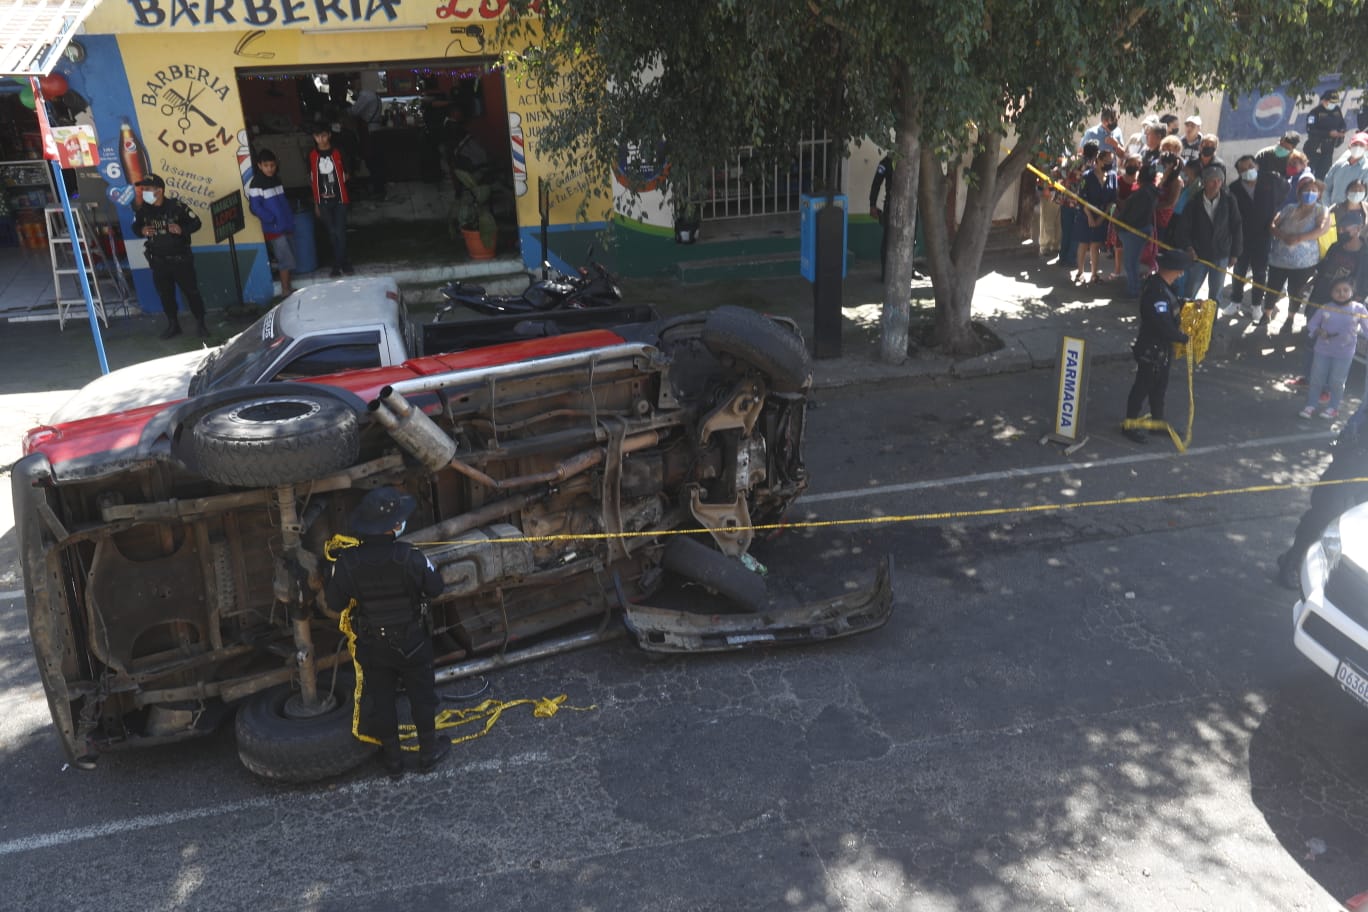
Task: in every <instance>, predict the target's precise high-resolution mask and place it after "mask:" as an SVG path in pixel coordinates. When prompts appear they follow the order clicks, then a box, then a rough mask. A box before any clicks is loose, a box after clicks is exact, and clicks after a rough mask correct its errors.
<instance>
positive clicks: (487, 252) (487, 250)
mask: <svg viewBox="0 0 1368 912" xmlns="http://www.w3.org/2000/svg"><path fill="white" fill-rule="evenodd" d="M453 174H454V176H455V178H456V184H457V191H456V206H455V210H454V214H453V215H452V219H451V223H452V226H453V228H455V229H458V230H459V231H460V232H461V236H462V237H463V238H464V239H465V245H466V250H467V251H469V252H470V258H471V259H472V260H492V259H493V258H494V248H495V245H496V244H497V242H498V238H499V223H498V220H497V219H495V217H494V199H495V197H496V196H497V194H498V193H499V191H500V190H502V189H503V188H502V187H500V186H499V185H498V184H492V183H488V182H486V181H484V180H482V179H481V178H480V176H479V175H477V174H475V173H474V172H471V171H463V170H461V169H460V168H457V169H455V171H453ZM453 234H454V231H453Z"/></svg>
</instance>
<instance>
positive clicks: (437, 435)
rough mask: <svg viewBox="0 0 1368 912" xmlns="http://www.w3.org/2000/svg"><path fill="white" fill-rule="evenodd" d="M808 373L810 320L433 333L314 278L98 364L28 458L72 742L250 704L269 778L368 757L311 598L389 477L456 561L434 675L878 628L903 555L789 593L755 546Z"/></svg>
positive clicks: (92, 742) (45, 601)
mask: <svg viewBox="0 0 1368 912" xmlns="http://www.w3.org/2000/svg"><path fill="white" fill-rule="evenodd" d="M811 378H812V366H811V362H810V359H809V357H808V353H807V350H806V348H805V346H804V344H803V341H802V338H801V336H799V335H798V333H797V332H796V331H795V329H794V327H792V326H791V325H785V324H783V323H782V322H778V321H775V320H771V319H767V318H766V317H763V316H761V315H760V314H757V313H754V312H752V311H749V310H746V309H744V308H737V307H719V308H716V309H715V310H712V311H707V312H701V313H695V314H685V315H681V316H676V317H671V318H666V319H658V318H656V317H655V315H654V313H652V312H651V310H650V308H591V309H586V310H581V311H557V312H555V314H554V315H551V316H545V315H543V316H540V317H538V318H535V319H533V320H526V319H519V318H511V319H510V318H493V319H484V320H472V321H468V322H459V323H437V324H429V325H428V326H425V327H421V328H420V327H416V326H414V324H412V323H411V322H410V321H409V320H408V318H407V315H406V313H405V311H404V307H403V302H402V300H401V298H400V296H399V291H398V288H397V287H396V286H395V285H394V283H393V282H391V281H389V280H386V279H357V280H353V281H342V282H338V283H333V284H329V285H322V286H317V287H316V288H310V289H306V290H303V291H300V292H299V293H297V294H295V295H293V296H291V297H290V298H289V299H288V300H286V301H284V302H283V303H281V304H280V305H278V306H277V307H276V308H274V309H273V310H271V311H270V312H269V313H267V314H266V315H265V316H264V317H262V319H261V320H259V321H258V322H257V323H256V324H254V325H253V326H251V327H250V328H248V329H247V330H245V331H243V332H242V333H240V334H239V335H237V336H236V337H234V338H233V339H232V340H230V341H229V342H228V343H226V344H225V345H223V346H221V347H219V348H216V349H212V350H209V351H207V352H205V351H200V352H192V353H189V354H187V355H177V356H174V357H172V358H167V359H162V360H160V361H154V362H151V363H150V364H143V365H138V366H136V367H133V368H128V369H126V370H123V371H119V372H117V373H114V374H110V375H109V376H107V377H104V378H101V379H100V380H97V381H95V382H94V383H92V384H90V385H89V386H88V387H86V388H85V389H83V390H81V391H80V393H79V394H78V395H77V396H76V397H75V398H74V399H73V400H72V401H71V402H70V403H68V404H67V405H65V406H63V408H62V409H61V410H60V411H59V412H58V413H57V414H56V415H55V416H54V418H53V420H52V421H51V422H50V423H49V424H46V425H43V426H40V427H36V428H33V429H32V430H30V431H29V432H28V433H27V434H26V435H25V437H24V445H23V451H24V456H23V457H22V458H21V459H20V460H19V461H18V462H16V463H15V464H14V466H13V468H12V470H11V473H10V476H11V486H12V491H13V496H14V516H15V531H16V534H17V542H18V547H19V553H20V557H21V562H22V565H23V570H24V594H25V599H26V602H27V606H28V618H29V632H30V638H31V640H32V643H33V649H34V654H35V657H36V659H37V662H38V670H39V673H40V675H41V677H42V680H43V686H44V690H45V692H46V694H47V699H48V705H49V708H50V710H51V713H52V719H53V724H54V727H55V729H56V732H57V734H58V736H59V738H60V741H61V744H62V748H63V750H64V751H65V753H66V755H67V757H68V759H69V760H70V761H71V762H72V763H74V764H75V765H77V766H79V767H83V768H92V767H93V766H94V764H95V760H96V758H97V757H98V756H99V754H101V753H102V752H104V751H109V750H116V749H120V748H126V747H133V746H138V745H146V746H152V745H157V744H164V743H168V742H172V741H179V740H183V739H187V738H194V737H199V736H202V735H205V734H208V733H209V732H211V731H213V730H214V728H215V726H216V725H217V724H218V723H220V722H222V721H224V720H226V719H227V718H229V717H230V716H232V715H234V714H235V721H234V725H235V729H236V735H237V745H238V754H239V756H240V757H241V759H242V761H243V763H244V764H245V765H246V766H247V767H248V768H249V769H251V770H252V771H253V772H255V773H257V774H258V775H261V776H264V777H267V778H270V779H278V780H287V781H305V780H310V779H318V778H323V777H326V776H332V775H337V774H339V773H341V772H343V771H345V770H347V769H350V768H351V767H352V766H354V765H356V764H357V763H359V762H361V760H363V759H364V758H365V757H366V756H368V755H369V753H371V752H372V751H373V747H372V746H371V745H367V744H364V743H362V742H361V741H359V740H357V739H356V738H354V737H353V736H352V732H351V725H352V710H353V705H354V687H353V686H352V685H351V684H349V683H348V679H347V678H346V672H345V670H344V669H345V667H346V666H347V665H348V664H349V663H348V661H347V648H346V642H345V637H344V631H343V630H342V629H341V627H342V625H341V624H340V619H339V618H338V617H337V616H336V615H335V614H330V613H329V608H328V606H327V604H326V600H323V599H320V598H319V594H320V593H321V592H322V591H323V587H324V584H325V581H326V576H327V566H328V548H329V544H330V542H332V541H333V540H334V536H336V535H339V534H345V533H346V532H347V517H348V516H349V515H350V513H351V511H352V510H353V509H355V507H356V506H357V504H358V503H359V502H360V500H361V499H362V497H363V496H364V495H365V493H366V492H367V491H369V490H372V489H374V488H375V487H379V486H382V485H389V486H393V487H396V488H398V489H400V490H402V491H404V492H405V493H407V494H409V495H410V496H412V497H413V498H414V499H415V500H416V501H417V509H416V511H415V513H414V515H413V517H412V519H411V521H410V523H409V526H410V528H409V531H408V532H407V533H406V535H405V539H406V540H408V541H411V542H413V543H414V544H416V545H418V546H419V547H422V548H423V550H424V552H425V553H426V554H427V556H428V558H429V559H430V560H431V561H432V563H433V565H434V566H435V567H436V568H437V570H438V572H439V573H440V574H441V576H442V579H443V583H444V586H445V589H444V591H443V593H442V595H440V596H438V597H437V598H435V599H434V600H433V601H432V604H431V605H430V613H429V615H428V621H429V624H430V631H431V635H432V639H433V647H434V652H435V654H436V655H437V665H438V668H439V671H438V673H437V674H438V680H439V681H441V680H451V679H453V678H457V677H461V676H462V675H467V674H475V673H479V672H483V671H487V670H489V669H492V668H496V667H500V666H502V665H507V664H509V663H512V662H518V661H527V660H530V659H535V658H540V657H543V656H547V655H551V654H553V653H556V652H561V651H565V650H568V649H576V648H580V647H583V646H587V645H590V644H592V643H597V642H602V641H603V640H605V639H607V638H609V637H611V636H613V635H616V634H617V633H619V632H630V633H631V634H632V635H633V636H634V637H635V639H636V641H637V643H638V645H640V646H641V648H643V649H646V650H651V651H656V652H699V651H719V650H736V649H747V648H757V647H765V646H773V645H777V644H781V643H799V642H813V641H820V640H826V639H831V638H834V637H841V636H847V635H850V634H853V633H859V632H862V631H866V630H872V629H874V628H876V627H878V626H879V625H880V624H882V623H883V622H884V621H885V620H886V619H887V617H888V615H889V612H890V610H891V608H892V592H891V588H890V576H891V567H890V566H889V564H888V563H887V562H886V561H885V562H884V563H883V564H882V565H881V566H880V567H879V570H878V573H877V576H876V579H875V580H874V582H873V584H872V585H867V586H860V585H858V584H854V581H848V580H844V579H841V580H835V581H834V582H835V583H836V584H839V589H837V590H836V591H837V592H838V593H839V594H837V595H835V596H834V597H832V598H829V599H825V600H822V601H818V602H812V603H805V604H798V603H796V601H795V602H789V601H786V600H784V599H782V598H778V597H776V593H774V592H772V591H771V590H770V588H769V586H768V583H767V581H766V580H765V579H764V578H762V577H761V576H760V575H758V574H756V573H754V572H752V571H751V569H749V568H748V566H747V564H746V563H745V561H744V560H743V558H744V557H746V555H747V554H748V552H749V549H750V546H751V544H752V541H753V538H754V532H755V529H756V527H757V526H761V527H764V526H766V525H767V524H773V523H776V522H778V521H779V520H780V518H781V517H782V516H783V515H784V512H785V510H786V508H787V507H788V506H789V505H790V504H791V503H792V502H793V500H794V499H795V498H796V497H798V495H799V494H800V493H801V492H802V491H803V490H804V488H805V487H806V486H807V480H808V479H807V470H806V468H805V467H804V464H803V458H802V446H803V429H804V422H805V417H804V416H805V413H806V407H807V395H808V391H809V389H810V384H811ZM670 580H673V581H675V582H689V583H693V584H695V585H694V586H692V587H690V588H689V589H688V590H687V593H688V594H687V600H686V604H684V605H679V606H676V605H667V604H662V603H660V602H658V601H656V596H657V594H661V595H667V594H669V590H670V588H671V587H670V585H669V582H670ZM699 593H706V595H700V594H699ZM614 620H619V621H620V623H618V624H615V623H612V622H613V621H614Z"/></svg>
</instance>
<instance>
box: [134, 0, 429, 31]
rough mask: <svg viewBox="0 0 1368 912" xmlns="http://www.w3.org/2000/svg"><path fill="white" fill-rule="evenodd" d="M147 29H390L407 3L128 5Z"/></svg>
mask: <svg viewBox="0 0 1368 912" xmlns="http://www.w3.org/2000/svg"><path fill="white" fill-rule="evenodd" d="M128 5H129V6H130V7H131V8H132V11H133V22H134V24H135V25H138V26H142V27H144V28H156V27H167V26H169V27H171V28H176V27H183V26H188V27H190V28H196V27H220V28H221V27H224V26H239V27H247V28H267V27H270V26H318V25H348V24H356V25H360V24H370V25H388V24H390V23H392V22H394V21H395V20H396V19H398V18H399V11H400V8H401V6H402V5H403V0H128Z"/></svg>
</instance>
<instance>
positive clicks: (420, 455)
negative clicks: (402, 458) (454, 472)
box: [369, 386, 456, 472]
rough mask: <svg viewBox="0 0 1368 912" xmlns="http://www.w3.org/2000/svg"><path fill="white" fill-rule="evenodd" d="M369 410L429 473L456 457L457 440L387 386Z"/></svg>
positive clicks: (436, 470) (372, 401)
mask: <svg viewBox="0 0 1368 912" xmlns="http://www.w3.org/2000/svg"><path fill="white" fill-rule="evenodd" d="M369 408H370V411H371V413H372V414H373V415H374V417H375V420H377V421H379V422H380V424H381V425H382V426H383V427H384V428H385V430H386V431H388V432H389V435H390V436H391V437H393V438H394V440H395V442H396V443H398V444H399V445H400V446H401V447H403V448H404V449H405V450H406V451H408V453H409V454H410V455H411V456H413V458H415V459H417V460H418V461H419V462H421V463H422V464H423V465H424V466H426V467H427V469H428V471H430V472H438V471H441V470H442V469H444V468H446V467H447V466H448V465H450V464H451V461H452V459H454V458H455V457H456V441H454V440H452V439H451V438H450V437H448V436H447V435H446V434H445V433H443V431H442V429H441V428H439V427H438V426H437V423H436V422H434V421H433V420H432V419H431V418H429V417H428V416H427V415H424V414H423V412H422V411H421V410H420V409H416V408H414V407H413V406H412V405H411V404H410V403H409V401H408V400H407V399H405V398H404V397H403V396H402V395H400V394H399V393H397V392H395V391H394V387H392V386H387V387H385V388H384V389H382V390H381V391H380V396H379V397H378V398H376V399H373V400H371V403H370V406H369Z"/></svg>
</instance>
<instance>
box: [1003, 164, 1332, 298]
mask: <svg viewBox="0 0 1368 912" xmlns="http://www.w3.org/2000/svg"><path fill="white" fill-rule="evenodd" d="M1026 170H1027V171H1030V172H1031V173H1032V174H1034V175H1035V176H1036V177H1037V178H1039V179H1040V180H1041V181H1043V182H1044V183H1045V185H1046V186H1048V187H1049V188H1050V189H1051V190H1053V191H1055V192H1056V193H1058V194H1060V195H1061V196H1066V197H1068V198H1069V199H1071V200H1073V201H1074V202H1075V203H1078V204H1079V205H1080V206H1082V207H1083V208H1084V209H1087V210H1089V211H1091V212H1092V213H1093V214H1095V215H1099V216H1101V217H1102V218H1103V219H1105V220H1106V221H1108V222H1110V223H1111V224H1113V225H1115V226H1116V230H1117V231H1125V232H1128V233H1130V234H1133V235H1136V236H1137V237H1142V238H1144V239H1145V240H1146V241H1154V243H1155V244H1157V245H1158V246H1159V248H1160V249H1161V250H1175V249H1177V248H1175V247H1173V246H1172V245H1171V244H1165V243H1164V242H1163V241H1161V240H1159V239H1158V238H1156V237H1152V236H1151V235H1148V234H1145V233H1144V232H1143V231H1140V230H1139V229H1137V228H1132V227H1131V226H1130V225H1127V224H1126V223H1125V222H1122V221H1118V220H1117V219H1116V218H1114V217H1113V216H1111V215H1109V214H1108V213H1106V212H1103V211H1102V210H1101V209H1098V208H1097V207H1096V206H1094V205H1093V204H1092V203H1090V202H1088V201H1087V200H1085V199H1083V197H1081V196H1079V195H1078V194H1077V193H1074V192H1073V191H1072V190H1070V189H1069V188H1068V187H1065V186H1064V185H1063V184H1061V183H1060V182H1059V181H1057V180H1055V179H1054V178H1052V177H1050V175H1048V174H1046V173H1045V172H1044V171H1041V170H1040V169H1039V168H1037V167H1036V166H1035V165H1030V164H1028V165H1027V166H1026ZM1192 259H1193V262H1194V263H1200V264H1202V265H1203V266H1206V267H1208V268H1210V269H1215V270H1216V271H1217V272H1220V273H1221V274H1223V275H1225V276H1226V277H1227V278H1229V279H1231V280H1232V281H1239V282H1240V283H1241V284H1246V283H1245V282H1244V281H1243V279H1241V277H1240V276H1238V275H1236V274H1235V273H1233V272H1231V271H1230V270H1229V269H1225V268H1223V267H1221V266H1217V265H1216V264H1215V263H1208V262H1207V261H1206V260H1204V259H1202V258H1201V257H1196V256H1194V257H1193V258H1192ZM1247 284H1248V285H1249V287H1250V288H1257V289H1259V290H1260V291H1262V292H1264V293H1265V294H1271V295H1273V303H1276V302H1277V300H1278V298H1280V297H1282V292H1281V291H1274V290H1273V289H1272V288H1269V287H1268V286H1267V285H1260V284H1259V283H1258V282H1253V281H1251V282H1248V283H1247ZM1288 301H1289V302H1295V303H1296V304H1298V305H1301V306H1304V307H1307V308H1310V307H1311V306H1312V304H1311V302H1310V300H1308V299H1307V298H1293V297H1292V296H1291V295H1289V296H1288ZM1270 306H1272V305H1271V304H1270ZM1314 306H1316V307H1324V308H1326V309H1327V310H1331V311H1339V312H1341V313H1348V312H1349V311H1348V310H1346V309H1344V308H1341V307H1338V306H1337V305H1335V304H1333V303H1328V304H1317V305H1314Z"/></svg>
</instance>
